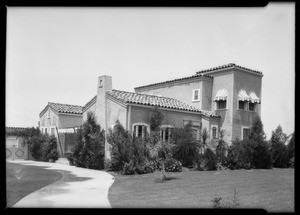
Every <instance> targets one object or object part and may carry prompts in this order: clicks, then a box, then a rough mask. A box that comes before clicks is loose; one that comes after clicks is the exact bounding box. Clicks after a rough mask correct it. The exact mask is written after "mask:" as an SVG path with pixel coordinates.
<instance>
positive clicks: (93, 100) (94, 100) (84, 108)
mask: <svg viewBox="0 0 300 215" xmlns="http://www.w3.org/2000/svg"><path fill="white" fill-rule="evenodd" d="M96 100H97V95H95V96H94V97H93V98H92V99H91V100H90V101H88V102H87V103H86V104H85V105H84V106H83V107H82V112H84V111H85V110H86V109H87V108H88V107H89V106H91V105H92V104H93V103H95V102H96Z"/></svg>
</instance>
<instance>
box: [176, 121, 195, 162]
mask: <svg viewBox="0 0 300 215" xmlns="http://www.w3.org/2000/svg"><path fill="white" fill-rule="evenodd" d="M172 141H173V143H174V144H175V145H176V149H175V152H174V154H173V157H174V158H175V159H176V160H178V161H180V162H181V163H182V165H183V166H185V167H192V166H194V164H195V163H196V159H197V154H198V148H199V146H200V142H199V141H197V140H196V139H195V138H194V136H193V130H192V123H191V122H188V124H187V125H186V126H185V127H184V128H174V129H173V131H172Z"/></svg>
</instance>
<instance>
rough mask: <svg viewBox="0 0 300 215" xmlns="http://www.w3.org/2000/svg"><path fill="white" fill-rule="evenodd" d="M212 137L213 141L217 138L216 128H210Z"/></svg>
mask: <svg viewBox="0 0 300 215" xmlns="http://www.w3.org/2000/svg"><path fill="white" fill-rule="evenodd" d="M212 136H213V139H216V138H217V128H216V127H213V128H212Z"/></svg>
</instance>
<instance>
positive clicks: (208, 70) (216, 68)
mask: <svg viewBox="0 0 300 215" xmlns="http://www.w3.org/2000/svg"><path fill="white" fill-rule="evenodd" d="M230 67H232V68H234V67H236V68H240V69H244V70H247V71H249V72H254V73H257V74H260V75H262V72H259V71H256V70H252V69H248V68H245V67H242V66H239V65H236V64H234V63H229V64H225V65H222V66H218V67H213V68H210V69H205V70H201V71H199V72H196V74H204V73H207V72H212V71H216V70H219V69H225V68H230Z"/></svg>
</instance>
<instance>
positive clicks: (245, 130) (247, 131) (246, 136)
mask: <svg viewBox="0 0 300 215" xmlns="http://www.w3.org/2000/svg"><path fill="white" fill-rule="evenodd" d="M249 133H250V129H249V128H243V140H245V139H247V138H248V136H249Z"/></svg>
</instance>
